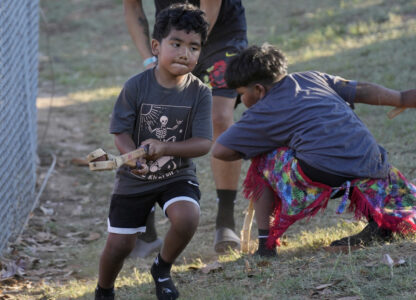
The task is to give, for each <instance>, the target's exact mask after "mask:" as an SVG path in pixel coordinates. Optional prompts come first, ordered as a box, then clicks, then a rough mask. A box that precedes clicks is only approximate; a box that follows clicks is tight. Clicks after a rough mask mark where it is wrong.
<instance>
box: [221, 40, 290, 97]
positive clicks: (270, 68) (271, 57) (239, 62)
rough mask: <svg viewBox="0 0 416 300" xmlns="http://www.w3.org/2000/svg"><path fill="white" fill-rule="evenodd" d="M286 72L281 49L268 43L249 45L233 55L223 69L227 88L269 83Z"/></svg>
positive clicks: (285, 63) (285, 60)
mask: <svg viewBox="0 0 416 300" xmlns="http://www.w3.org/2000/svg"><path fill="white" fill-rule="evenodd" d="M286 74H287V59H286V56H285V55H284V53H283V52H282V51H280V50H279V49H277V48H276V47H274V46H272V45H270V44H267V43H265V44H263V45H262V46H261V47H259V46H255V45H254V46H250V47H248V48H246V49H244V50H243V51H242V52H240V53H239V54H238V55H237V56H235V57H233V59H232V60H231V61H230V63H229V64H228V66H227V70H226V71H225V81H226V82H227V85H228V87H229V88H232V89H236V88H239V87H243V86H249V85H250V84H254V83H260V84H263V85H270V84H273V83H274V82H276V81H278V80H280V79H281V78H282V77H283V76H285V75H286Z"/></svg>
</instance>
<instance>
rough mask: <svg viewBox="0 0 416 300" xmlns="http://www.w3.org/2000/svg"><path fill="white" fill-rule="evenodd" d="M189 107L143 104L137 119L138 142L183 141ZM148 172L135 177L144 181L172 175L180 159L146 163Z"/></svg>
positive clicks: (170, 158) (166, 158)
mask: <svg viewBox="0 0 416 300" xmlns="http://www.w3.org/2000/svg"><path fill="white" fill-rule="evenodd" d="M190 111H191V107H186V106H173V105H159V104H157V105H156V104H146V103H143V104H142V105H141V107H140V114H139V119H138V121H139V122H138V123H139V124H138V128H139V130H138V136H137V140H138V141H139V143H140V142H142V141H144V140H146V139H150V138H152V139H157V140H159V141H162V142H178V141H183V140H184V139H185V136H186V128H187V127H188V122H189V115H190ZM146 164H147V166H148V167H149V172H148V173H147V174H144V175H137V176H138V177H139V178H141V179H145V180H161V179H165V178H168V177H170V176H172V175H174V174H175V173H176V172H177V168H178V167H179V166H180V164H181V159H180V157H173V156H163V157H160V158H158V159H157V160H155V161H146Z"/></svg>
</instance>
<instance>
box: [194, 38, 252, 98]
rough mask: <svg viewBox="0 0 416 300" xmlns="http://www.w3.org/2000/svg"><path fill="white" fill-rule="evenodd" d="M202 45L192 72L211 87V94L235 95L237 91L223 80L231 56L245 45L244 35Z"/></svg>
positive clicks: (231, 96) (228, 96)
mask: <svg viewBox="0 0 416 300" xmlns="http://www.w3.org/2000/svg"><path fill="white" fill-rule="evenodd" d="M204 47H205V46H204ZM204 47H203V48H202V53H201V56H200V57H199V60H198V64H197V65H196V67H195V69H194V71H193V72H192V74H194V75H195V76H196V77H198V78H199V79H201V80H202V82H203V83H205V84H206V85H207V86H208V87H210V88H211V91H212V95H213V96H222V97H227V98H235V97H237V92H236V91H235V90H233V89H230V88H228V86H227V83H226V82H225V79H224V76H225V70H226V68H227V65H228V63H229V61H230V60H231V59H232V57H233V56H235V55H236V54H237V53H239V52H240V51H242V50H243V49H244V48H246V47H247V40H246V39H245V37H244V36H236V37H235V38H232V39H229V40H220V41H216V42H215V44H214V43H212V44H209V45H206V47H205V48H204Z"/></svg>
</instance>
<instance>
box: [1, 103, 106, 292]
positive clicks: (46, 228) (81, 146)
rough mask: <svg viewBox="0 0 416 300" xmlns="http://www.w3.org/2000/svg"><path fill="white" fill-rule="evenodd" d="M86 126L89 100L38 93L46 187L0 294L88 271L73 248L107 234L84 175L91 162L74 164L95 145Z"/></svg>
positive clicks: (14, 248)
mask: <svg viewBox="0 0 416 300" xmlns="http://www.w3.org/2000/svg"><path fill="white" fill-rule="evenodd" d="M46 103H49V104H51V106H49V104H48V105H46ZM87 130H88V115H87V109H86V108H85V105H83V104H78V103H76V102H74V101H73V100H72V99H70V98H69V97H67V96H59V97H54V99H53V101H50V99H49V98H48V97H47V96H45V97H43V96H40V97H39V101H38V137H39V145H38V155H39V165H38V168H37V173H38V174H37V178H38V182H37V190H39V188H40V186H41V185H42V183H44V182H45V181H46V188H45V189H44V190H43V193H42V194H41V197H40V199H39V203H38V205H37V207H36V209H35V210H34V211H33V213H32V214H31V217H30V219H29V221H28V224H27V226H26V228H25V230H24V232H23V234H22V235H21V236H20V238H19V239H18V240H17V241H16V242H15V243H13V244H11V245H10V246H9V251H8V253H6V255H5V256H4V259H3V260H2V266H1V267H2V269H3V270H5V272H3V273H2V281H1V282H0V288H1V290H0V297H3V296H4V297H6V296H5V295H9V296H10V297H12V296H13V295H14V294H15V293H16V292H17V291H19V290H20V291H21V290H22V289H23V290H26V289H31V288H33V286H34V285H36V284H41V283H45V282H48V281H52V280H53V281H54V282H64V281H68V280H71V279H77V278H82V277H83V276H85V274H84V273H83V270H82V268H79V266H76V265H74V264H76V261H77V260H76V257H75V256H74V253H76V250H77V249H81V248H85V247H88V244H91V243H94V242H96V241H98V240H99V239H100V238H102V237H103V235H104V232H103V228H105V226H104V225H103V223H104V222H105V218H103V216H102V213H101V211H100V210H98V213H97V215H95V216H93V215H89V213H90V212H91V211H93V210H94V209H93V208H94V203H92V199H91V196H90V192H91V191H93V190H94V189H93V188H92V185H93V183H92V182H88V181H86V180H84V178H85V176H86V174H88V173H87V172H88V170H87V167H85V166H79V164H78V165H76V164H74V158H77V159H79V160H82V159H84V157H85V155H86V154H88V153H89V152H90V151H92V150H94V149H92V147H94V146H93V145H88V144H85V142H84V141H85V140H86V139H85V132H86V131H87ZM48 172H49V174H50V175H48ZM103 184H104V183H103ZM95 188H98V189H100V188H103V187H99V186H98V187H95ZM104 189H105V188H104ZM104 201H105V199H104ZM104 206H105V205H103V207H104ZM1 299H3V298H1ZM5 299H7V298H5Z"/></svg>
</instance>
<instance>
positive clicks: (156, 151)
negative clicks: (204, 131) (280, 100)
mask: <svg viewBox="0 0 416 300" xmlns="http://www.w3.org/2000/svg"><path fill="white" fill-rule="evenodd" d="M141 145H142V146H144V145H149V151H148V155H147V158H149V159H151V160H155V159H158V158H159V157H162V156H179V157H198V156H202V155H205V154H207V153H208V152H209V150H210V149H211V145H212V141H211V140H209V139H205V138H199V137H192V138H190V139H187V140H185V141H181V142H161V141H159V140H155V139H148V140H145V141H143V142H142V143H141Z"/></svg>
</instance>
